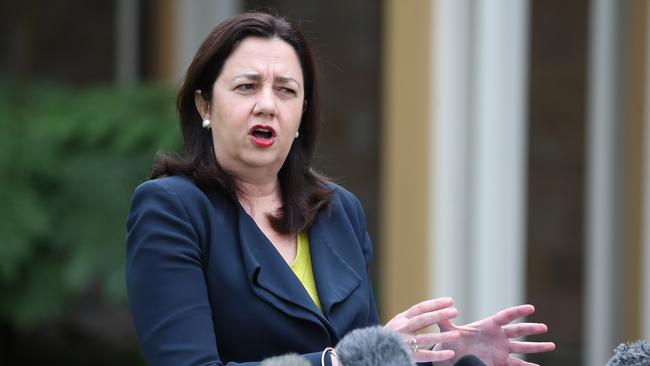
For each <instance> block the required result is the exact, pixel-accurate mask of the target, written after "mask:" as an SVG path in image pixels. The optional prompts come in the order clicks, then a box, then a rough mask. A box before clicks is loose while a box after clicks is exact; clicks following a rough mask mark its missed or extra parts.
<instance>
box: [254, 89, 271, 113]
mask: <svg viewBox="0 0 650 366" xmlns="http://www.w3.org/2000/svg"><path fill="white" fill-rule="evenodd" d="M253 114H254V115H256V116H275V115H276V114H277V105H276V103H275V95H274V94H273V88H270V87H264V88H262V89H261V90H260V91H259V93H258V94H257V100H256V101H255V107H254V108H253Z"/></svg>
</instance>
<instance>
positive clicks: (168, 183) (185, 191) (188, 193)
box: [134, 175, 205, 197]
mask: <svg viewBox="0 0 650 366" xmlns="http://www.w3.org/2000/svg"><path fill="white" fill-rule="evenodd" d="M142 193H159V194H162V193H166V194H173V195H178V196H181V197H195V196H197V197H201V196H205V194H204V193H203V192H202V191H201V190H200V189H199V187H198V186H197V185H196V184H194V182H193V181H192V180H191V179H189V178H187V177H184V176H180V175H173V176H169V177H162V178H156V179H151V180H148V181H146V182H144V183H142V184H140V185H139V186H138V187H137V188H136V189H135V192H134V195H138V194H142Z"/></svg>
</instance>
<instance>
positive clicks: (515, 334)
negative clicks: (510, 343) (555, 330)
mask: <svg viewBox="0 0 650 366" xmlns="http://www.w3.org/2000/svg"><path fill="white" fill-rule="evenodd" d="M502 329H503V332H504V333H505V334H506V337H508V338H519V337H525V336H529V335H533V334H542V333H546V332H547V331H548V328H547V327H546V324H542V323H519V324H510V325H506V326H504V327H502Z"/></svg>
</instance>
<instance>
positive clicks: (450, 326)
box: [438, 320, 456, 332]
mask: <svg viewBox="0 0 650 366" xmlns="http://www.w3.org/2000/svg"><path fill="white" fill-rule="evenodd" d="M438 328H440V331H441V332H449V331H452V330H456V325H455V324H454V323H452V321H451V320H443V321H439V322H438Z"/></svg>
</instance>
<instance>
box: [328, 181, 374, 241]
mask: <svg viewBox="0 0 650 366" xmlns="http://www.w3.org/2000/svg"><path fill="white" fill-rule="evenodd" d="M327 187H328V189H329V190H330V191H331V192H332V194H331V196H330V197H331V203H332V204H331V209H332V211H333V213H334V214H336V213H339V214H341V213H343V214H345V215H346V216H347V217H348V219H349V220H350V221H351V223H352V224H353V225H354V226H355V227H359V228H361V229H363V230H365V229H366V218H365V213H364V211H363V207H362V206H361V202H360V201H359V199H358V198H357V196H356V195H355V194H354V193H352V192H350V191H348V190H347V189H345V188H343V187H342V186H340V185H338V184H336V183H331V182H328V183H327Z"/></svg>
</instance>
